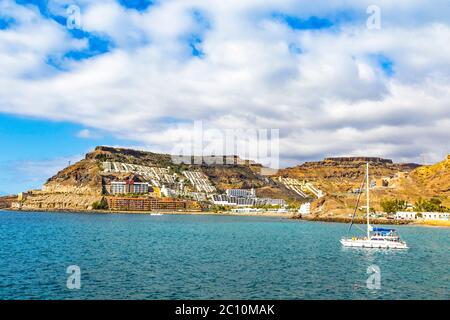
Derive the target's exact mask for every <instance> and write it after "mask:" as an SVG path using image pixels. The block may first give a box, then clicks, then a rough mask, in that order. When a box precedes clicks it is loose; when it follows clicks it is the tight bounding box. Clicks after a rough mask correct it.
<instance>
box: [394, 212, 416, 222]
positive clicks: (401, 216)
mask: <svg viewBox="0 0 450 320" xmlns="http://www.w3.org/2000/svg"><path fill="white" fill-rule="evenodd" d="M395 219H397V220H416V219H417V212H411V211H398V212H396V213H395Z"/></svg>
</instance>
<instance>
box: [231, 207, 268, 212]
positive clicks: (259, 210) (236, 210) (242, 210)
mask: <svg viewBox="0 0 450 320" xmlns="http://www.w3.org/2000/svg"><path fill="white" fill-rule="evenodd" d="M231 212H234V213H257V212H262V209H258V208H234V209H231Z"/></svg>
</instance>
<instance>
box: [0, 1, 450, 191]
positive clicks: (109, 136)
mask: <svg viewBox="0 0 450 320" xmlns="http://www.w3.org/2000/svg"><path fill="white" fill-rule="evenodd" d="M374 6H375V7H374ZM374 8H375V9H377V8H379V13H380V15H379V17H380V19H381V20H378V19H377V18H378V15H377V13H375V14H374V12H377V11H376V10H375V11H374ZM194 121H202V124H203V127H204V129H205V130H206V131H207V130H226V129H239V130H242V129H244V130H246V129H255V130H256V129H258V130H259V129H279V137H280V139H279V153H280V164H281V166H288V165H293V164H296V163H300V162H303V161H306V160H311V159H321V158H323V157H324V156H332V155H335V156H337V155H370V156H381V157H388V158H392V159H394V160H395V161H414V162H422V161H426V162H433V161H438V160H440V159H442V158H443V157H444V156H445V155H446V154H447V153H450V148H449V139H450V129H449V128H450V3H449V0H434V1H432V2H430V1H425V0H423V1H421V0H396V1H392V0H381V1H375V0H371V1H362V0H352V1H351V0H339V1H338V0H328V1H320V0H317V1H306V0H276V1H275V0H265V1H261V0H227V1H223V0H167V1H162V0H161V1H144V0H142V1H139V0H129V1H125V0H96V1H87V0H48V1H44V0H42V1H37V0H36V1H23V0H22V1H19V0H17V1H12V0H0V147H1V153H0V194H4V193H10V192H17V191H19V190H22V189H27V188H31V187H38V186H39V185H40V184H41V183H42V182H43V181H45V178H47V177H48V176H50V175H52V174H53V173H54V172H55V171H56V170H58V169H60V168H62V167H64V166H65V165H67V163H69V161H72V162H73V161H76V160H78V159H80V158H81V157H82V156H83V155H84V154H85V153H86V152H87V151H89V150H90V149H92V148H93V147H94V146H96V145H113V146H130V147H137V148H141V149H147V150H152V151H163V152H171V151H172V150H173V148H174V145H177V144H179V143H180V141H183V139H184V138H186V136H188V135H189V134H190V133H191V132H192V128H193V124H194Z"/></svg>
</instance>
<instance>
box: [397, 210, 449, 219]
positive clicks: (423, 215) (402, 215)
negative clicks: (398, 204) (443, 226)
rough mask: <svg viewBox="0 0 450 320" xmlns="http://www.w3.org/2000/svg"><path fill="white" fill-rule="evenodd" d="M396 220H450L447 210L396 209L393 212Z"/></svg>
mask: <svg viewBox="0 0 450 320" xmlns="http://www.w3.org/2000/svg"><path fill="white" fill-rule="evenodd" d="M395 219H397V220H419V219H420V220H450V213H448V212H414V211H398V212H396V213H395Z"/></svg>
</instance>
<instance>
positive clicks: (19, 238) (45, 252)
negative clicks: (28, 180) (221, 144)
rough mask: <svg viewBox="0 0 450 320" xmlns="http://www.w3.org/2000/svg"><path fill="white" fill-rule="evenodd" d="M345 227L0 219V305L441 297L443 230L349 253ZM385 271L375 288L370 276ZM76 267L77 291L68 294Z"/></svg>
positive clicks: (413, 232) (170, 218)
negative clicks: (398, 245) (397, 246)
mask: <svg viewBox="0 0 450 320" xmlns="http://www.w3.org/2000/svg"><path fill="white" fill-rule="evenodd" d="M347 228H348V226H347V225H345V224H333V223H314V222H304V221H294V220H282V219H279V218H259V217H233V216H189V215H179V216H177V215H164V216H159V217H158V218H157V219H156V218H155V217H152V216H148V215H126V214H123V215H92V214H66V213H15V212H0V243H1V245H0V298H3V299H4V298H10V299H19V298H23V299H39V298H40V299H182V298H185V299H448V298H450V297H449V292H450V290H449V283H450V281H449V270H448V265H450V250H449V240H450V230H449V229H445V228H439V229H438V228H422V227H410V226H402V227H399V228H398V229H399V230H400V233H401V235H402V238H404V240H405V241H407V243H408V245H409V246H410V248H409V249H408V250H386V249H362V248H344V247H342V245H341V244H340V242H339V240H340V239H341V237H342V236H343V235H345V234H346V232H347ZM372 265H376V266H378V267H379V268H380V275H381V278H380V289H377V290H370V289H368V288H367V283H366V282H367V279H368V277H369V276H370V274H368V273H367V269H368V268H369V267H370V266H372ZM68 266H79V268H80V270H81V289H80V290H69V289H67V286H66V283H67V277H68V274H66V270H67V267H68Z"/></svg>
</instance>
